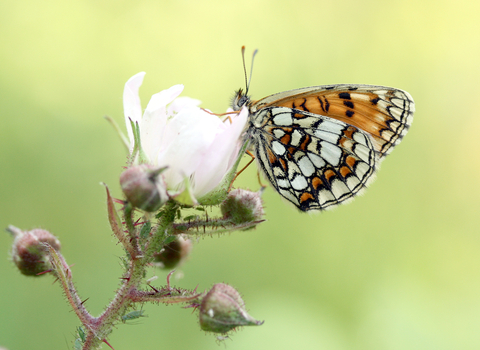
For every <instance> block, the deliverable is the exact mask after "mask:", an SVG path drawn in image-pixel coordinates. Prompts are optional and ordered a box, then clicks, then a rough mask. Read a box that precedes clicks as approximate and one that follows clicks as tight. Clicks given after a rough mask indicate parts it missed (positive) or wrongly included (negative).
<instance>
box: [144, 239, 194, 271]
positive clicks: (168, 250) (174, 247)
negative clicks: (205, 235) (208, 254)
mask: <svg viewBox="0 0 480 350" xmlns="http://www.w3.org/2000/svg"><path fill="white" fill-rule="evenodd" d="M191 251H192V241H191V240H189V239H188V238H187V239H184V238H183V237H181V236H178V237H176V239H175V240H174V241H173V242H170V243H168V244H167V245H166V246H165V247H163V249H162V251H161V252H160V253H158V254H155V256H154V260H153V261H154V264H155V265H156V266H158V267H161V268H164V269H173V268H174V267H176V266H178V265H180V264H181V263H182V262H184V261H185V259H186V258H187V257H188V255H189V254H190V252H191Z"/></svg>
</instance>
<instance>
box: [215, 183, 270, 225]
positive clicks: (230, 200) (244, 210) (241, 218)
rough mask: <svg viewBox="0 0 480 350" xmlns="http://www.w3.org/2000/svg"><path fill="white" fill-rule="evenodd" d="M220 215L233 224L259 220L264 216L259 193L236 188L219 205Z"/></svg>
mask: <svg viewBox="0 0 480 350" xmlns="http://www.w3.org/2000/svg"><path fill="white" fill-rule="evenodd" d="M221 210H222V214H223V215H224V217H225V218H227V219H230V220H231V221H232V222H233V223H234V224H237V225H238V224H244V223H248V222H253V221H257V220H261V218H262V216H263V215H264V212H263V205H262V200H261V198H260V193H259V192H251V191H248V190H244V189H241V188H238V189H236V190H233V191H231V192H230V193H229V194H228V197H227V198H226V199H225V201H223V202H222V204H221Z"/></svg>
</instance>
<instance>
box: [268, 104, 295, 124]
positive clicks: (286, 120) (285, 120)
mask: <svg viewBox="0 0 480 350" xmlns="http://www.w3.org/2000/svg"><path fill="white" fill-rule="evenodd" d="M272 113H273V114H274V115H275V116H274V117H273V123H274V124H275V125H280V126H291V125H292V123H293V120H292V115H291V114H290V113H289V112H288V113H286V112H284V111H283V110H282V109H278V108H274V109H272Z"/></svg>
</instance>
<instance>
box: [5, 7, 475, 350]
mask: <svg viewBox="0 0 480 350" xmlns="http://www.w3.org/2000/svg"><path fill="white" fill-rule="evenodd" d="M479 18H480V3H479V2H477V1H472V0H457V1H452V0H451V1H441V0H440V1H438V0H436V1H433V0H427V1H375V0H365V1H359V0H345V1H341V0H340V1H331V0H312V1H302V0H297V1H288V0H287V1H258V0H246V1H241V2H240V1H187V0H177V1H142V0H140V1H31V0H30V1H17V2H13V1H3V2H2V3H1V5H0V39H1V44H0V121H1V123H0V199H1V204H0V226H1V227H6V226H7V225H9V224H14V225H16V226H19V227H21V228H25V229H29V228H34V227H42V228H46V229H49V230H50V231H51V232H53V233H54V234H56V235H57V236H58V237H59V238H60V240H61V242H62V245H63V253H64V255H65V256H66V258H67V261H68V262H69V263H70V264H74V266H73V267H72V271H73V276H74V280H75V281H76V285H77V287H78V290H79V292H80V294H81V296H82V297H83V298H87V297H88V298H89V299H88V301H87V304H86V305H87V307H88V308H89V309H90V310H91V311H92V312H93V313H94V314H98V313H100V312H101V310H102V307H103V306H104V305H105V304H106V303H107V302H108V301H109V299H110V298H111V297H112V296H113V293H114V291H115V289H116V288H117V286H118V284H119V280H118V277H119V276H120V273H121V268H120V265H119V259H118V257H119V256H120V255H121V254H122V250H121V248H120V247H119V246H118V245H116V242H115V239H114V238H113V236H112V235H111V233H110V231H109V226H108V222H107V218H106V206H105V193H104V188H103V187H102V186H100V185H99V183H100V182H101V181H104V182H106V183H108V184H109V185H110V187H111V188H112V190H113V192H114V194H115V195H116V196H121V193H120V191H119V186H118V176H119V174H120V173H121V171H122V166H123V165H124V164H125V160H126V153H125V150H124V149H123V146H122V145H121V143H120V141H119V139H118V137H117V136H116V134H115V132H114V131H113V130H112V129H111V127H110V126H109V125H108V124H107V122H106V121H105V120H104V119H103V118H102V117H103V116H104V115H110V116H112V117H113V118H114V119H115V120H116V121H117V122H118V123H120V124H122V127H123V106H122V93H123V86H124V83H125V82H126V81H127V79H128V78H129V77H131V76H132V75H134V74H135V73H137V72H139V71H146V72H147V75H146V78H145V82H144V85H143V86H142V88H141V91H140V94H141V97H142V102H143V106H146V103H147V102H148V99H149V98H150V96H151V95H152V94H153V93H156V92H158V91H160V90H162V89H165V88H168V87H170V86H171V85H173V84H177V83H183V84H185V90H184V94H183V95H186V96H190V97H194V98H198V99H200V100H202V101H203V104H202V106H203V107H206V108H209V109H211V110H214V111H217V112H223V111H224V110H225V109H226V108H227V106H228V103H229V98H230V97H231V95H232V94H233V91H234V90H235V89H238V88H240V87H243V86H244V79H243V70H242V64H241V56H240V47H241V46H242V45H246V46H247V52H251V51H252V50H253V49H255V48H258V49H259V54H258V56H257V58H256V62H255V67H254V74H253V80H252V84H251V94H252V95H253V97H254V98H261V97H264V96H266V95H269V94H272V93H275V92H279V91H283V90H288V89H294V88H299V87H304V86H311V85H321V84H332V83H363V84H378V85H387V86H394V87H398V88H401V89H404V90H407V91H408V92H410V93H411V94H412V96H413V97H414V99H415V102H416V107H417V112H416V114H415V116H414V122H413V125H412V128H411V129H410V132H409V134H408V135H407V136H406V137H405V139H404V141H403V142H402V143H401V144H400V146H398V147H397V148H396V149H395V151H394V152H393V153H392V154H391V155H390V156H389V157H388V158H387V160H386V161H385V162H384V163H383V164H382V168H381V169H380V172H379V174H378V179H377V181H376V182H375V183H374V184H373V185H372V186H371V187H370V189H369V190H368V191H367V192H366V194H365V195H364V196H362V197H361V198H358V199H356V200H355V201H354V202H353V203H351V204H349V205H346V206H341V207H339V208H337V209H335V210H333V211H328V212H324V213H321V214H318V215H309V214H303V213H299V212H297V211H296V210H295V209H294V208H293V207H292V206H290V205H288V204H286V203H285V202H284V201H282V200H280V197H279V196H278V195H277V194H276V193H274V191H273V190H272V189H271V188H269V189H267V191H266V193H265V196H264V200H265V207H266V213H267V214H266V218H267V220H268V221H267V222H265V223H263V224H262V225H260V226H259V227H258V229H256V230H254V231H249V232H237V233H234V234H231V235H227V236H223V237H220V238H217V237H214V238H208V239H202V240H200V241H199V242H198V244H196V246H195V249H194V252H193V254H192V256H191V259H190V260H189V262H188V263H187V264H186V265H184V266H183V267H182V268H181V271H180V273H181V274H183V275H184V277H183V279H179V280H178V279H176V280H175V282H174V283H175V284H176V285H178V286H182V287H188V288H194V287H195V286H196V285H197V284H198V285H199V289H201V290H203V289H206V288H209V287H210V286H211V285H212V283H215V282H226V283H230V284H232V285H233V286H235V287H236V288H238V289H239V290H240V291H241V292H242V294H243V296H244V299H245V301H246V303H247V307H248V308H249V310H250V313H251V314H252V316H254V317H256V318H257V319H262V320H265V324H264V325H263V326H261V327H255V328H245V329H243V330H241V331H239V332H237V333H236V334H234V335H233V336H232V337H231V339H227V340H226V345H227V347H228V348H229V349H232V350H233V349H252V350H253V349H262V350H263V349H293V348H295V349H326V350H343V349H368V350H377V349H378V350H385V349H392V350H393V349H395V350H396V349H422V350H426V349H435V350H439V349H479V348H480V227H479V226H480V225H479V223H480V219H479V215H480V201H479V196H480V186H479V185H480V181H479V175H480V155H479V151H480V137H479V134H480V118H479V111H480V22H479ZM255 172H256V170H255V167H250V168H249V170H248V171H247V172H246V173H245V174H242V176H241V177H240V179H239V181H238V182H237V183H236V184H237V185H238V186H242V187H249V188H251V189H254V190H255V189H258V182H257V180H256V175H255ZM11 241H12V239H11V237H10V236H9V235H8V234H7V233H4V234H2V235H0V247H1V252H2V254H3V258H2V259H0V273H1V281H0V346H4V347H6V348H8V349H9V350H23V349H37V350H41V349H67V348H71V346H72V340H73V338H74V331H75V327H76V326H78V325H79V323H78V322H77V319H76V317H75V315H74V314H73V313H72V312H70V310H69V307H68V305H67V303H66V302H65V301H64V300H63V297H62V294H61V290H60V288H59V286H58V285H56V284H53V285H52V278H50V277H44V278H38V279H35V278H27V277H24V276H22V275H20V274H19V273H18V272H17V271H16V270H15V268H14V266H13V265H12V264H11V263H10V262H9V261H8V259H7V257H8V254H9V249H10V248H9V247H10V244H11ZM155 274H158V275H159V277H160V279H164V278H165V275H166V274H165V273H163V272H158V271H154V270H152V271H151V276H153V275H155ZM145 310H146V314H147V315H148V318H143V319H141V320H140V322H137V324H134V325H123V324H121V325H119V326H118V329H116V330H115V331H114V333H113V334H112V336H111V337H110V338H109V341H110V343H111V344H112V345H113V347H114V348H115V349H116V350H123V349H217V348H218V345H217V344H216V341H215V337H213V336H211V335H205V334H204V333H203V332H202V331H200V330H199V326H198V322H197V319H196V317H197V315H196V314H193V315H192V314H191V309H187V310H185V309H181V308H179V307H176V306H174V307H165V306H162V305H160V306H156V305H145ZM220 346H222V345H220ZM105 347H106V346H104V348H105Z"/></svg>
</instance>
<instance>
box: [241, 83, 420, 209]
mask: <svg viewBox="0 0 480 350" xmlns="http://www.w3.org/2000/svg"><path fill="white" fill-rule="evenodd" d="M241 99H243V101H247V103H246V104H247V107H248V108H249V112H250V117H249V127H248V130H247V137H249V138H250V141H251V148H252V149H253V151H254V152H255V156H256V158H257V160H258V163H259V165H260V168H261V169H262V171H263V172H264V173H265V175H266V177H267V179H268V180H269V181H270V183H271V184H272V185H273V186H274V188H275V189H276V190H277V192H278V193H279V194H280V195H282V196H283V197H284V198H286V199H287V200H289V201H290V202H292V203H293V204H294V205H295V206H297V207H298V208H299V209H301V210H303V211H309V210H322V209H327V208H329V207H332V206H335V205H337V204H340V203H342V202H346V201H348V200H349V199H352V198H353V197H354V196H355V195H357V194H359V193H360V192H361V191H362V190H363V189H364V188H365V187H366V186H367V185H368V184H369V182H371V181H372V179H373V178H374V174H375V171H376V169H377V167H378V165H379V163H380V161H381V160H382V159H383V157H384V156H385V155H387V154H388V153H390V152H391V150H392V149H393V147H394V146H395V145H396V144H398V143H399V142H400V140H401V139H402V137H403V136H404V135H405V134H406V132H407V130H408V128H409V126H410V124H411V122H412V118H413V112H414V103H413V99H412V97H411V96H410V95H409V94H408V93H407V92H405V91H402V90H398V89H393V88H389V87H384V86H374V85H346V84H340V85H325V86H316V87H309V88H302V89H297V90H292V91H285V92H281V93H278V94H274V95H271V96H268V97H266V98H263V99H261V100H258V101H249V100H248V97H246V96H244V95H243V94H242V93H241V91H240V92H239V93H238V95H237V100H241ZM238 106H239V107H241V104H238Z"/></svg>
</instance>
